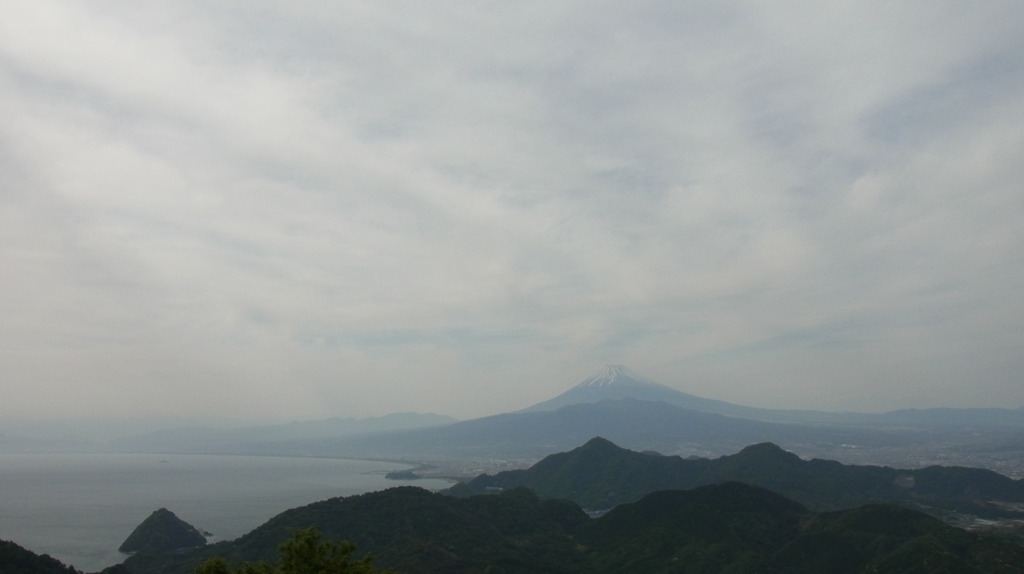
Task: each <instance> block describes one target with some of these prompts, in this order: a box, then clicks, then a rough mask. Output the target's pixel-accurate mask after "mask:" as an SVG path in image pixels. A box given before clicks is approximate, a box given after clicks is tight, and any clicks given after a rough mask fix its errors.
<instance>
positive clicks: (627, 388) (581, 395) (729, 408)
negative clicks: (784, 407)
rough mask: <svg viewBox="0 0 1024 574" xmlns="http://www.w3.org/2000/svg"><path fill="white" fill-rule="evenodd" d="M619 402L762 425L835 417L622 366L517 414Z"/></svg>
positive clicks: (603, 371)
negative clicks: (721, 397) (694, 391)
mask: <svg viewBox="0 0 1024 574" xmlns="http://www.w3.org/2000/svg"><path fill="white" fill-rule="evenodd" d="M622 399H636V400H640V401H652V402H657V401H661V402H665V403H668V404H670V405H673V406H677V407H680V408H684V409H689V410H694V411H700V412H705V413H714V414H719V415H726V416H729V417H739V418H747V419H753V420H764V421H793V420H799V421H808V420H819V421H821V422H824V419H833V418H836V417H837V414H836V413H820V412H814V411H780V410H774V409H760V408H755V407H747V406H743V405H737V404H733V403H728V402H725V401H718V400H715V399H707V398H704V397H698V396H696V395H691V394H689V393H684V392H683V391H679V390H676V389H673V388H672V387H669V386H666V385H663V384H661V383H658V382H655V381H654V380H652V379H649V378H647V377H645V376H643V375H641V374H639V373H637V372H635V371H633V370H631V369H629V368H628V367H626V366H624V365H608V366H607V367H605V368H604V370H602V371H601V372H599V373H596V374H594V375H593V376H591V377H588V378H586V379H584V380H583V381H581V382H580V383H579V384H577V385H576V386H574V387H572V388H571V389H569V390H568V391H566V392H564V393H562V394H560V395H558V396H556V397H554V398H551V399H548V400H546V401H543V402H540V403H537V404H535V405H533V406H530V407H527V408H525V409H522V410H521V411H519V412H544V411H555V410H558V409H560V408H562V407H565V406H569V405H580V404H593V403H599V402H601V401H618V400H622Z"/></svg>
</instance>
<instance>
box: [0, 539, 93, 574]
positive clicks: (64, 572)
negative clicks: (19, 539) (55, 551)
mask: <svg viewBox="0 0 1024 574" xmlns="http://www.w3.org/2000/svg"><path fill="white" fill-rule="evenodd" d="M0 572H2V573H3V574H78V571H77V570H75V569H74V568H72V567H70V566H66V565H64V564H63V563H61V562H60V561H58V560H57V559H55V558H52V557H50V556H48V555H46V554H44V555H42V556H40V555H38V554H36V553H34V552H31V551H29V550H26V549H24V548H22V547H21V546H18V545H17V544H15V543H14V542H9V541H7V540H0Z"/></svg>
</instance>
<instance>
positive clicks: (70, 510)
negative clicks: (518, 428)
mask: <svg viewBox="0 0 1024 574" xmlns="http://www.w3.org/2000/svg"><path fill="white" fill-rule="evenodd" d="M407 468H409V466H408V465H404V464H401V463H392V462H378V461H365V460H344V459H328V458H297V457H295V458H293V457H273V456H232V455H160V454H61V455H58V454H0V539H4V540H10V541H12V542H15V543H16V544H18V545H20V546H22V547H24V548H27V549H29V550H31V551H33V552H36V553H38V554H49V555H50V556H53V557H54V558H57V559H58V560H60V561H61V562H64V563H65V564H68V565H71V566H74V567H75V568H78V569H79V570H82V571H84V572H97V571H99V570H102V569H103V568H105V567H107V566H111V565H114V564H117V563H119V562H121V561H122V560H124V558H125V556H124V555H123V554H121V553H119V552H118V551H117V548H118V546H120V545H121V543H122V542H124V539H125V538H127V537H128V535H129V534H131V532H132V530H133V529H134V528H135V527H136V526H138V525H139V523H141V522H142V521H143V520H145V519H146V517H148V516H149V515H150V513H152V512H153V511H154V510H157V509H159V508H167V509H168V510H170V511H171V512H173V513H175V514H176V515H177V516H178V517H179V518H181V519H182V520H184V521H186V522H188V523H190V524H192V525H194V526H196V527H197V528H199V529H201V530H204V531H207V532H209V533H210V534H211V535H212V536H211V537H210V540H211V541H218V540H230V539H234V538H237V537H239V536H241V535H243V534H245V533H247V532H249V531H250V530H252V529H254V528H256V527H257V526H259V525H260V524H262V523H264V522H266V521H267V520H268V519H270V518H271V517H273V516H274V515H276V514H278V513H280V512H283V511H285V510H288V509H289V508H295V507H298V506H303V505H305V504H309V503H311V502H316V501H318V500H324V499H327V498H331V497H335V496H351V495H355V494H362V493H365V492H371V491H376V490H383V489H385V488H388V487H393V486H399V485H403V484H412V485H416V486H420V487H423V488H427V489H431V490H437V489H441V488H446V487H448V486H450V484H449V483H448V482H447V481H444V480H439V479H422V480H415V481H395V480H389V479H386V478H385V477H384V474H385V473H387V472H389V471H394V470H403V469H407Z"/></svg>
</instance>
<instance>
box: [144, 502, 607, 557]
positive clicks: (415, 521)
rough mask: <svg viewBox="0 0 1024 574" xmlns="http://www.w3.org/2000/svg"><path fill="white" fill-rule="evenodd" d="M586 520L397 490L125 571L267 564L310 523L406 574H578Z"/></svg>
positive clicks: (296, 513)
mask: <svg viewBox="0 0 1024 574" xmlns="http://www.w3.org/2000/svg"><path fill="white" fill-rule="evenodd" d="M587 521H588V518H587V517H586V515H585V514H584V513H583V511H581V510H580V509H579V507H577V506H576V505H574V504H572V503H570V502H566V501H555V500H541V499H539V498H538V497H537V496H536V495H534V494H533V493H531V492H529V491H527V490H525V489H518V490H511V491H509V492H506V493H503V494H502V495H501V496H483V497H473V498H468V499H456V498H453V497H450V496H445V495H442V494H436V493H431V492H429V491H426V490H423V489H421V488H416V487H398V488H392V489H388V490H384V491H381V492H374V493H369V494H364V495H359V496H352V497H347V498H334V499H330V500H325V501H322V502H317V503H314V504H310V505H307V506H303V507H301V508H296V509H292V510H288V511H286V512H283V513H281V514H279V515H278V516H276V517H274V518H272V519H271V520H270V521H268V522H267V523H265V524H263V525H262V526H260V527H259V528H257V529H255V530H253V531H252V532H250V533H249V534H246V535H245V536H243V537H241V538H239V539H238V540H234V541H230V542H223V543H220V544H215V545H212V546H209V547H207V548H205V549H202V550H200V551H196V552H189V553H185V554H180V555H169V554H153V553H149V554H139V555H136V556H133V557H131V558H129V559H128V560H126V561H125V563H124V565H125V566H126V568H127V571H128V572H132V573H139V574H141V573H146V574H150V573H158V572H159V573H174V574H185V573H187V572H191V569H192V568H194V567H195V566H196V565H197V564H198V563H199V562H201V561H202V560H204V559H205V558H209V557H211V556H218V555H219V556H224V557H225V558H227V559H228V561H229V562H231V561H237V560H247V561H252V560H271V559H273V558H275V557H276V554H277V546H278V545H279V544H280V543H281V542H283V541H284V540H286V539H287V538H288V537H290V536H291V534H292V533H293V532H294V531H295V530H296V529H297V528H304V527H307V526H311V525H313V526H316V527H317V528H318V529H319V530H320V531H321V532H322V533H323V534H324V537H325V538H326V539H331V540H342V539H344V540H349V541H352V542H354V543H355V544H356V545H357V546H358V548H359V549H360V550H364V551H369V552H372V554H373V555H374V556H375V558H376V559H375V563H376V564H377V565H378V566H381V567H385V568H395V569H398V570H400V571H402V572H405V573H407V574H415V573H430V572H450V573H460V572H465V573H472V572H483V571H484V570H485V569H487V568H497V569H498V570H497V571H499V572H523V573H527V572H579V571H581V570H580V568H583V567H584V565H585V563H584V559H585V557H584V556H583V555H582V554H580V553H579V552H577V551H576V550H574V548H575V546H576V544H575V543H574V542H573V540H572V538H571V535H570V533H571V532H573V531H575V530H576V529H578V528H580V527H581V525H582V524H584V523H586V522H587Z"/></svg>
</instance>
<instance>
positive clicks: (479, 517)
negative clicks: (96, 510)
mask: <svg viewBox="0 0 1024 574" xmlns="http://www.w3.org/2000/svg"><path fill="white" fill-rule="evenodd" d="M310 525H313V526H315V527H316V528H317V529H319V530H320V531H321V532H323V534H324V536H325V538H326V539H329V540H341V539H344V540H351V541H353V542H354V543H355V544H356V545H357V547H358V549H359V551H360V552H369V553H372V554H373V556H374V564H376V565H377V566H379V567H382V568H394V569H396V570H398V571H400V572H405V573H407V574H435V573H436V574H441V573H444V574H476V573H483V572H488V573H492V574H502V573H523V574H526V573H530V574H537V573H552V574H554V573H560V574H573V573H593V574H604V573H626V572H628V573H634V572H645V573H652V574H657V573H661V572H677V573H687V572H694V573H696V572H715V573H718V572H732V573H735V574H745V573H754V572H758V573H769V574H783V573H787V574H800V573H805V572H806V573H811V572H813V573H816V574H817V573H820V572H842V573H846V574H858V573H867V572H873V573H879V574H887V573H897V572H899V573H905V572H929V573H936V572H937V573H943V572H948V573H954V572H955V573H957V574H981V573H985V574H992V573H1014V574H1024V546H1021V545H1019V544H1016V543H1013V542H1010V541H1006V540H999V539H992V538H985V537H982V536H979V535H976V534H972V533H970V532H967V531H964V530H960V529H957V528H953V527H951V526H948V525H946V524H944V523H943V522H941V521H939V520H937V519H934V518H932V517H930V516H928V515H925V514H922V513H920V512H917V511H913V510H908V509H905V508H901V507H897V506H891V505H870V506H864V507H859V508H856V509H851V510H844V511H839V512H833V513H823V514H818V513H812V512H810V511H808V510H807V509H806V508H805V507H803V506H802V505H800V504H798V503H796V502H793V501H792V500H789V499H787V498H785V497H783V496H781V495H778V494H775V493H773V492H770V491H767V490H765V489H762V488H759V487H755V486H749V485H745V484H741V483H722V484H717V485H710V486H704V487H701V488H697V489H694V490H690V491H662V492H657V493H654V494H651V495H649V496H647V497H645V498H643V499H641V500H639V501H637V502H634V503H630V504H624V505H621V506H619V507H617V508H615V509H614V510H612V511H611V512H608V513H607V514H605V515H603V516H601V517H600V518H596V519H590V518H588V517H587V516H586V515H585V514H584V513H583V511H582V510H580V508H579V507H577V506H576V505H574V504H572V503H570V502H568V501H557V500H544V499H541V498H539V497H537V496H536V495H534V494H533V493H531V492H529V491H528V490H525V489H512V490H509V491H506V492H504V493H502V494H500V495H496V496H474V497H469V498H455V497H451V496H446V495H443V494H437V493H431V492H428V491H425V490H422V489H418V488H414V487H400V488H394V489H389V490H385V491H381V492H376V493H370V494H364V495H360V496H353V497H348V498H335V499H331V500H327V501H323V502H318V503H314V504H311V505H308V506H304V507H301V508H297V509H293V510H289V511H287V512H285V513H282V514H280V515H278V516H277V517H275V518H273V519H272V520H270V521H269V522H267V523H266V524H264V525H263V526H261V527H259V528H257V529H256V530H254V531H253V532H251V533H249V534H247V535H246V536H243V537H242V538H240V539H238V540H235V541H230V542H224V543H219V544H216V545H213V546H209V547H206V548H203V549H197V550H193V551H189V552H186V553H181V554H138V555H135V556H133V557H131V558H129V559H128V560H127V561H126V562H125V563H124V564H123V565H122V566H120V567H118V569H117V570H116V571H117V572H120V573H126V574H158V573H159V574H191V573H192V571H193V568H194V567H195V566H196V565H197V564H199V563H200V562H201V561H203V560H204V559H206V558H209V557H211V556H216V555H219V556H224V557H225V558H227V560H228V562H229V563H238V562H239V561H242V560H246V561H251V560H268V559H273V558H274V557H275V549H276V548H277V547H278V546H279V545H280V544H281V543H282V542H283V541H285V540H286V539H287V538H289V537H290V536H291V535H292V534H293V533H294V532H295V531H296V530H298V529H301V528H305V527H308V526H310ZM114 571H115V570H113V569H112V570H111V572H114Z"/></svg>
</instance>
